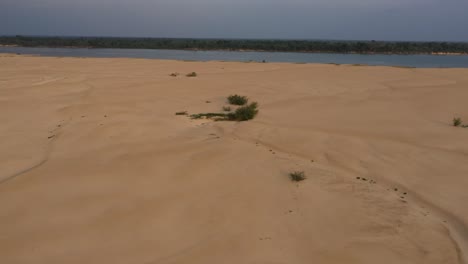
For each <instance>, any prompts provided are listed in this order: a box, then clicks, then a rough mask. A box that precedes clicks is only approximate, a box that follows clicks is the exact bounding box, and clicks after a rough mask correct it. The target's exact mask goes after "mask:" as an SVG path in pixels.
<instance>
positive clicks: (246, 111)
mask: <svg viewBox="0 0 468 264" xmlns="http://www.w3.org/2000/svg"><path fill="white" fill-rule="evenodd" d="M257 108H258V104H257V102H253V103H251V104H249V105H245V106H242V107H239V108H237V109H236V111H235V112H234V113H229V114H228V116H227V117H228V119H229V120H233V121H247V120H250V119H254V117H255V116H256V115H257V114H258V109H257Z"/></svg>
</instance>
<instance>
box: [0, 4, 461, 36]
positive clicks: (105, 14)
mask: <svg viewBox="0 0 468 264" xmlns="http://www.w3.org/2000/svg"><path fill="white" fill-rule="evenodd" d="M0 35H66V36H129V37H187V38H275V39H277V38H288V39H291V38H294V39H366V40H372V39H375V40H417V41H419V40H436V41H442V40H447V41H450V40H451V41H468V0H281V1H280V0H0Z"/></svg>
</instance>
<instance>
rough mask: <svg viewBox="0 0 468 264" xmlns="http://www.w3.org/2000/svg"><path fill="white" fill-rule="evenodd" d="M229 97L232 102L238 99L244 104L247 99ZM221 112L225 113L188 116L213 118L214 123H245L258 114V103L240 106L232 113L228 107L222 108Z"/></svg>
mask: <svg viewBox="0 0 468 264" xmlns="http://www.w3.org/2000/svg"><path fill="white" fill-rule="evenodd" d="M231 97H232V98H235V99H233V100H239V98H240V99H241V100H245V102H247V97H245V96H240V95H231V96H230V97H228V98H231ZM237 102H239V101H237ZM223 111H224V112H227V113H199V114H193V115H190V118H192V119H201V118H214V120H216V121H247V120H251V119H253V118H254V117H255V116H256V115H257V114H258V103H257V102H252V103H251V104H249V105H244V106H241V107H239V108H237V109H236V110H235V111H234V112H231V107H230V106H223ZM181 113H182V112H181Z"/></svg>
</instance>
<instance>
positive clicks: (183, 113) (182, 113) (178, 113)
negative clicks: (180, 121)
mask: <svg viewBox="0 0 468 264" xmlns="http://www.w3.org/2000/svg"><path fill="white" fill-rule="evenodd" d="M175 114H176V115H187V111H181V112H176V113H175Z"/></svg>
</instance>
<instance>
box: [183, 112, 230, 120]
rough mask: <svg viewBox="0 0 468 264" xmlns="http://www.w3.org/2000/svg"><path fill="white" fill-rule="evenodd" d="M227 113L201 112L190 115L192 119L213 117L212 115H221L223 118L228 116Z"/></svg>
mask: <svg viewBox="0 0 468 264" xmlns="http://www.w3.org/2000/svg"><path fill="white" fill-rule="evenodd" d="M226 116H227V115H226V114H225V113H200V114H193V115H190V118H192V119H202V118H212V117H221V118H226Z"/></svg>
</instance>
